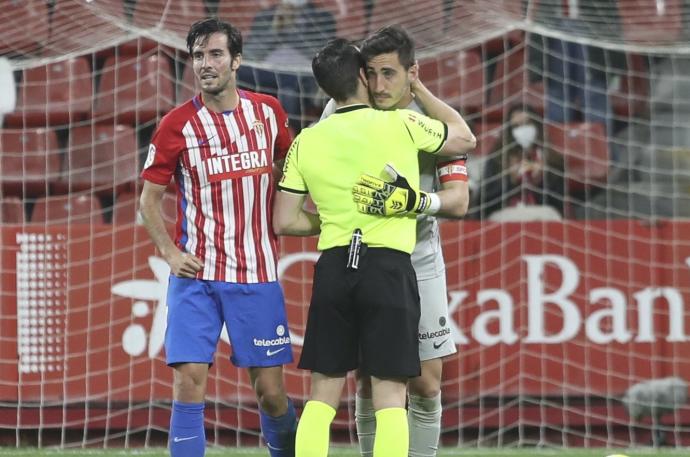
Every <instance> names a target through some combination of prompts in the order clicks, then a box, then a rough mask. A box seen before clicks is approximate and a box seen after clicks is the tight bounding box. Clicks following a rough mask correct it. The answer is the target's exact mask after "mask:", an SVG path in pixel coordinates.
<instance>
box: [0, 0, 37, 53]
mask: <svg viewBox="0 0 690 457" xmlns="http://www.w3.org/2000/svg"><path fill="white" fill-rule="evenodd" d="M0 18H3V21H2V26H3V31H2V36H3V38H2V39H0V55H3V54H13V55H17V54H38V53H39V52H40V51H41V48H42V47H43V45H44V44H45V43H46V41H47V40H48V31H49V27H48V4H47V2H45V1H44V0H22V1H3V2H2V11H1V12H0ZM15 18H22V20H21V21H18V20H16V19H15Z"/></svg>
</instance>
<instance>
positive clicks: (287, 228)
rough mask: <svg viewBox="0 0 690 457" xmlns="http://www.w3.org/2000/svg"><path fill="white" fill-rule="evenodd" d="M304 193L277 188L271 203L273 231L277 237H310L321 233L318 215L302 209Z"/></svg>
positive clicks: (305, 195)
mask: <svg viewBox="0 0 690 457" xmlns="http://www.w3.org/2000/svg"><path fill="white" fill-rule="evenodd" d="M306 198H307V194H306V193H298V192H295V191H291V190H290V189H285V188H282V187H279V188H278V192H276V196H275V200H274V201H273V231H274V232H275V233H276V234H277V235H296V236H310V235H317V234H318V233H319V232H320V231H321V220H320V219H319V215H318V214H314V213H312V212H309V211H307V210H305V209H304V202H305V200H306Z"/></svg>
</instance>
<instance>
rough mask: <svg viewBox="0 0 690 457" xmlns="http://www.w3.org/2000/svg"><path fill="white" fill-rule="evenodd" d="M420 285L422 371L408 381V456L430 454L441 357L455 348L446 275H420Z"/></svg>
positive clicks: (437, 428)
mask: <svg viewBox="0 0 690 457" xmlns="http://www.w3.org/2000/svg"><path fill="white" fill-rule="evenodd" d="M417 286H418V287H419V297H420V308H421V318H420V320H419V359H420V360H421V366H422V374H421V376H418V377H416V378H412V379H410V380H409V382H408V389H409V401H408V410H407V417H408V423H409V428H410V456H412V457H422V456H424V457H433V456H435V455H436V451H437V450H438V441H439V436H440V433H441V374H442V368H443V361H442V357H445V356H448V355H451V354H454V353H455V352H456V349H455V343H454V342H453V338H452V337H451V334H450V326H449V324H448V322H449V319H450V317H449V315H448V295H447V293H446V277H445V275H441V276H438V277H436V278H430V279H423V280H419V281H418V282H417Z"/></svg>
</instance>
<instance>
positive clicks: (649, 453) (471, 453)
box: [0, 447, 689, 457]
mask: <svg viewBox="0 0 690 457" xmlns="http://www.w3.org/2000/svg"><path fill="white" fill-rule="evenodd" d="M688 453H689V451H688V450H687V449H673V450H672V449H663V450H654V449H639V450H620V449H619V450H616V449H551V450H537V449H476V448H444V449H442V450H441V451H440V452H439V454H438V456H439V457H456V456H457V457H527V456H529V457H605V456H608V455H613V454H624V455H627V456H629V457H661V456H664V457H666V456H668V457H672V456H681V455H683V456H687V455H688ZM127 455H132V456H138V457H168V456H169V454H168V453H167V452H166V450H165V449H132V450H115V449H109V450H99V449H84V450H53V449H40V450H39V449H35V448H34V449H29V448H27V449H7V448H0V457H9V456H12V457H15V456H16V457H29V456H31V457H44V456H52V457H86V456H101V457H115V456H127ZM206 455H207V456H208V457H220V456H223V457H233V456H238V457H240V456H241V457H268V452H266V450H265V449H257V448H244V449H237V448H211V449H208V450H207V451H206ZM358 455H359V454H358V453H357V451H356V449H355V448H350V447H332V448H331V452H330V453H329V456H332V457H358Z"/></svg>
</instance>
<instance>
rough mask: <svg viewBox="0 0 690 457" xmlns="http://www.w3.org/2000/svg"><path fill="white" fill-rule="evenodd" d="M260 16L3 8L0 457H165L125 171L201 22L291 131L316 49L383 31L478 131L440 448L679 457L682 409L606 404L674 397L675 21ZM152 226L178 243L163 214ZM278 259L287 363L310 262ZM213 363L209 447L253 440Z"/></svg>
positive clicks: (159, 373)
mask: <svg viewBox="0 0 690 457" xmlns="http://www.w3.org/2000/svg"><path fill="white" fill-rule="evenodd" d="M278 3H279V2H278V1H277V0H260V1H250V0H234V1H210V0H208V1H207V2H206V3H203V2H200V1H192V0H175V1H170V0H139V1H135V0H127V1H116V0H107V1H103V0H91V1H86V0H84V1H77V0H55V1H49V2H45V1H43V0H27V1H12V0H8V1H4V2H2V8H0V19H1V20H2V23H3V25H4V27H3V30H2V31H1V32H0V54H2V55H3V56H5V57H6V58H8V59H9V65H10V68H11V69H12V70H14V74H13V76H14V79H15V81H16V94H15V95H16V101H17V105H16V108H15V109H14V110H13V111H12V112H9V113H6V114H5V115H4V124H3V127H2V130H1V134H0V179H1V194H0V197H1V201H0V208H1V213H0V216H1V219H0V224H1V225H0V228H1V232H0V237H1V239H2V245H1V246H2V247H1V248H0V255H1V257H2V258H1V259H0V270H1V272H2V282H0V373H2V375H0V407H2V408H3V410H4V411H5V412H6V413H7V414H5V415H4V416H3V418H2V419H0V432H1V433H2V434H4V435H7V436H9V437H10V438H9V441H8V440H5V441H3V442H6V443H8V442H11V443H13V444H16V445H25V444H28V445H36V444H38V445H41V446H48V445H59V446H63V447H75V446H87V445H88V446H91V445H97V446H101V445H102V446H107V447H119V446H132V447H135V446H141V445H162V444H164V442H165V439H166V433H165V432H166V430H167V427H168V417H169V411H170V403H171V380H172V374H171V373H170V369H169V368H167V367H166V366H165V365H164V361H163V360H164V359H163V356H162V335H163V331H164V312H165V308H164V307H163V305H162V304H163V302H164V297H165V290H166V284H167V282H166V278H167V266H166V264H165V263H164V262H163V261H162V260H161V259H160V258H158V257H157V256H156V253H155V251H154V249H153V247H152V245H151V243H150V241H149V237H148V235H147V234H146V233H145V231H144V230H143V228H142V227H141V226H140V225H139V224H138V221H137V216H136V208H137V205H138V203H137V198H138V192H139V190H140V183H139V182H138V179H137V174H138V170H139V169H140V167H141V164H142V154H143V153H145V152H146V150H147V147H148V141H149V139H150V136H151V134H152V132H153V129H154V128H155V125H156V123H157V121H158V120H159V119H160V116H161V115H162V114H164V113H165V112H167V111H168V110H169V109H171V107H173V106H175V105H176V104H179V103H181V102H183V101H185V100H188V99H189V98H190V97H191V96H193V94H194V93H195V91H194V77H193V74H192V71H191V67H190V65H189V62H188V59H187V56H186V49H185V37H186V33H187V30H188V27H189V24H190V23H191V22H193V21H194V20H196V19H199V18H202V17H205V16H207V15H209V14H211V15H212V14H218V15H219V16H220V17H221V18H223V19H226V20H229V21H231V22H232V23H233V24H235V25H237V26H238V27H239V28H240V29H241V30H242V32H243V35H244V41H245V55H244V61H243V66H242V67H241V70H240V73H239V76H238V78H239V81H240V86H241V87H246V88H250V89H253V90H257V91H261V92H266V93H271V94H274V95H276V96H278V97H279V99H280V100H281V102H282V103H283V105H284V106H285V107H286V109H287V111H288V113H289V116H290V121H291V122H290V123H291V127H292V128H293V129H294V130H295V131H298V130H299V129H300V128H302V127H304V126H306V125H308V124H309V123H310V122H312V121H314V120H315V119H317V118H318V115H319V114H320V109H321V107H322V105H323V103H324V101H325V100H324V99H323V96H322V94H320V93H319V92H318V90H317V88H316V87H315V85H314V83H313V79H312V78H311V77H310V71H309V68H310V65H309V61H310V59H311V55H312V53H313V52H314V50H315V49H316V48H318V46H320V45H321V44H322V43H323V41H324V40H326V39H327V38H329V37H332V36H336V35H337V36H344V37H348V38H351V39H360V38H362V37H364V36H365V35H366V34H367V32H371V31H375V30H376V29H377V28H378V27H380V26H383V25H386V24H389V23H399V24H401V25H403V26H404V27H406V29H407V30H408V31H409V32H410V33H411V34H412V36H413V37H414V38H415V40H416V42H417V45H418V46H417V49H418V58H419V63H420V74H421V77H422V80H423V81H425V82H426V83H427V85H428V86H429V87H430V88H431V89H432V90H433V91H434V92H435V93H437V94H438V95H440V96H441V97H442V98H444V99H445V100H447V101H448V102H449V103H451V104H452V105H453V106H455V107H456V108H458V109H460V110H461V111H462V112H463V113H464V114H465V116H466V118H467V119H468V120H469V121H470V122H471V123H472V127H473V130H474V131H475V133H477V136H478V138H479V146H478V148H477V151H475V153H474V154H472V157H471V159H470V163H469V168H470V177H471V189H472V205H471V208H470V214H469V215H468V217H467V219H468V220H466V221H463V222H453V221H447V222H444V223H443V224H442V235H443V237H444V252H445V256H446V263H447V269H448V290H449V296H450V302H451V308H452V316H453V322H454V325H453V337H454V340H455V342H456V344H457V345H458V348H459V353H458V356H457V357H454V358H451V359H450V360H448V361H447V363H446V365H445V371H444V382H443V399H444V407H445V412H444V422H443V432H444V433H443V442H444V443H445V444H446V445H461V446H475V445H480V446H496V445H497V446H516V445H533V444H539V445H545V446H549V445H554V446H627V445H633V446H635V445H644V444H649V443H650V442H651V440H652V438H653V436H655V438H654V439H655V444H659V443H660V442H661V441H660V440H661V439H662V438H664V439H666V441H667V442H668V443H670V444H672V445H676V446H681V445H687V444H688V438H687V431H688V424H690V415H688V410H687V408H686V407H683V406H681V405H674V406H678V408H672V409H673V411H672V412H667V413H665V414H664V415H663V416H661V417H660V418H654V419H653V420H652V419H650V417H644V416H642V417H639V418H634V419H633V418H631V417H630V415H629V414H628V413H627V412H626V410H625V408H624V405H623V403H622V402H621V398H622V397H623V394H624V393H625V391H626V389H627V388H628V387H629V386H631V385H633V384H636V383H638V382H642V381H645V380H648V379H656V378H666V377H671V376H676V377H680V378H684V379H686V380H687V379H690V358H688V355H687V351H686V349H685V346H687V341H688V340H689V339H690V338H689V337H688V336H687V334H688V333H690V330H688V329H687V328H686V327H687V324H688V318H687V316H688V313H687V311H686V304H690V280H689V278H690V271H689V270H688V269H689V268H690V238H689V237H688V234H689V233H690V226H689V225H688V223H687V222H686V221H684V220H683V218H687V217H688V216H690V196H689V194H690V127H689V126H690V123H689V122H688V120H690V102H688V100H690V77H689V76H688V75H690V47H689V46H688V42H689V38H690V36H689V35H688V30H690V27H688V24H689V23H690V21H689V19H690V8H689V7H688V5H687V2H683V1H681V0H579V1H575V0H565V1H562V0H541V1H536V0H534V1H521V0H476V1H455V2H453V1H442V0H421V1H419V0H417V1H411V0H405V1H393V0H348V1H345V0H316V1H313V2H311V5H313V6H315V7H316V8H318V9H319V10H318V11H319V12H318V13H313V15H311V16H310V17H311V19H310V20H309V21H306V22H304V20H303V19H302V21H303V22H299V21H298V22H297V24H298V25H299V27H298V26H297V25H295V23H292V24H290V23H288V24H283V25H284V27H285V28H284V29H282V31H273V30H272V27H274V26H276V24H274V22H273V21H272V20H271V16H270V13H271V12H272V11H274V9H275V8H277V5H278ZM271 8H273V9H271ZM260 11H263V12H262V13H260ZM324 12H325V13H324ZM262 14H263V16H262ZM290 27H292V28H290ZM297 31H299V33H298V32H297ZM300 33H301V34H302V35H300ZM271 37H273V38H274V41H273V42H272V41H271ZM276 37H277V38H276ZM276 39H277V40H278V41H277V42H276V41H275V40H276ZM0 63H2V62H0ZM3 67H4V65H0V69H2V68H3ZM1 76H2V75H0V80H2V77H1ZM9 78H10V79H11V78H12V75H10V76H9ZM10 86H11V85H9V84H8V85H7V87H10ZM0 90H9V89H5V86H3V89H0ZM10 95H12V94H9V95H8V94H7V93H4V94H0V96H1V97H2V98H3V101H4V100H5V99H7V100H9V99H11V98H13V97H11V96H10ZM4 105H5V103H0V106H4ZM515 106H519V107H520V106H527V107H529V109H530V111H529V117H530V118H531V119H532V120H533V121H537V122H536V123H537V125H539V126H541V128H540V129H539V130H538V134H537V139H536V146H537V148H536V149H535V150H538V151H539V152H538V153H537V156H538V157H540V158H541V159H540V160H541V162H542V169H543V172H542V173H541V178H540V179H541V181H540V182H541V183H540V182H539V180H536V179H535V180H533V181H530V183H523V184H524V185H523V186H517V187H515V185H514V183H512V181H511V179H514V178H512V177H511V176H512V174H511V173H512V172H511V168H510V166H509V163H508V162H507V159H506V160H504V152H505V157H508V156H510V154H512V152H511V153H509V152H508V151H509V150H510V151H513V152H514V151H515V147H514V146H515V140H514V139H513V137H512V134H511V128H510V122H511V118H510V116H509V114H510V113H511V110H512V109H513V108H514V107H515ZM501 145H503V147H501ZM542 183H545V184H542ZM518 202H519V203H521V204H522V205H525V204H526V205H527V206H521V205H517V206H516V203H518ZM164 211H165V214H166V220H167V221H168V222H170V224H171V226H172V223H173V222H174V212H175V211H174V195H173V194H172V193H170V194H169V195H166V198H165V201H164ZM281 249H282V253H283V260H282V261H281V262H282V263H281V278H282V283H283V285H284V288H285V292H286V297H287V302H288V312H289V317H290V320H291V329H292V331H293V333H294V336H295V337H296V338H295V340H296V341H297V344H296V345H295V349H296V355H297V356H299V347H300V346H299V341H300V337H301V335H302V334H303V331H304V322H305V316H306V305H307V302H308V296H309V293H310V292H309V291H310V287H311V274H312V268H311V262H313V260H314V258H315V256H316V254H315V243H314V242H313V240H297V239H287V240H285V242H284V243H283V245H282V248H281ZM684 324H685V325H684ZM228 353H229V348H228V346H227V344H225V343H221V347H220V349H219V358H218V360H217V361H216V364H215V365H214V368H213V370H212V372H211V377H210V380H209V388H208V397H207V399H208V407H207V416H206V418H207V419H206V425H207V428H208V433H209V435H208V437H209V442H210V443H213V444H216V445H255V444H257V443H258V442H259V440H258V416H257V409H256V402H255V400H254V398H253V394H252V392H251V389H250V386H249V383H248V379H247V376H246V374H245V373H243V372H241V371H238V370H235V369H234V368H232V367H231V366H230V365H229V363H228V362H227V356H228ZM286 384H287V387H288V390H289V392H290V394H291V396H293V397H294V398H295V399H296V401H297V404H298V405H301V402H302V400H304V398H306V395H307V393H308V382H307V377H306V376H305V374H304V373H302V372H301V371H299V370H297V369H296V368H295V367H294V366H290V367H288V368H287V370H286ZM352 401H353V387H352V383H350V384H348V389H347V394H346V396H345V397H344V398H343V402H344V403H343V405H344V406H343V408H342V413H341V414H340V415H339V416H338V418H337V420H336V423H335V426H334V437H335V438H337V439H340V440H344V441H354V440H355V439H356V435H355V434H354V423H353V411H352V409H353V408H352ZM655 430H661V431H663V432H665V434H666V436H665V437H662V436H659V435H658V434H657V435H655V433H654V431H655Z"/></svg>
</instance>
